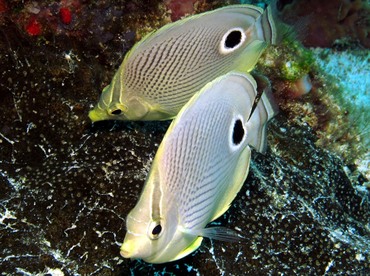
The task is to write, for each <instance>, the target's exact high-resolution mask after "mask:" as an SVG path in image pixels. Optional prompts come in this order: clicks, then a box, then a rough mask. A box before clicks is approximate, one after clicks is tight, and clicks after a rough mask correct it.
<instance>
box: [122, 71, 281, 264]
mask: <svg viewBox="0 0 370 276" xmlns="http://www.w3.org/2000/svg"><path fill="white" fill-rule="evenodd" d="M257 94H258V89H257V83H256V82H255V80H254V79H253V77H252V76H251V75H249V74H240V73H235V72H231V73H228V74H226V75H224V76H221V77H219V78H217V79H215V80H214V81H212V82H211V83H209V84H207V85H206V86H205V87H204V88H203V89H202V90H201V91H199V92H198V93H196V94H195V95H194V96H193V97H192V98H191V100H190V101H189V102H188V103H187V104H186V105H185V106H184V107H183V108H182V109H181V111H180V113H179V114H178V116H177V117H176V119H175V120H174V121H173V122H172V124H171V125H170V127H169V129H168V130H167V132H166V135H165V137H164V139H163V141H162V142H161V144H160V146H159V148H158V151H157V153H156V156H155V158H154V161H153V164H152V167H151V170H150V172H149V175H148V177H147V180H146V183H145V185H144V189H143V192H142V194H141V196H140V198H139V201H138V203H137V204H136V206H135V207H134V208H133V209H132V210H131V212H130V213H129V214H128V216H127V220H126V226H127V233H126V236H125V239H124V242H123V244H122V247H121V255H122V256H123V257H125V258H136V259H143V260H144V261H146V262H150V263H164V262H170V261H174V260H177V259H180V258H182V257H184V256H186V255H188V254H190V253H191V252H193V251H194V250H196V249H197V248H198V247H199V246H200V244H201V242H202V239H203V237H209V238H214V239H219V240H229V239H235V233H234V234H230V232H229V231H230V230H229V231H228V230H227V229H226V228H220V227H209V228H206V225H207V224H208V223H209V222H211V221H213V220H215V219H216V218H218V217H219V216H221V215H222V214H223V213H224V212H226V211H227V210H228V208H229V207H230V204H231V202H232V201H233V199H234V198H235V196H236V195H237V193H238V191H239V190H240V188H241V187H242V185H243V183H244V181H245V179H246V177H247V174H248V170H249V163H250V157H251V149H250V147H249V144H250V145H251V146H253V147H256V149H257V150H259V151H264V149H265V143H264V141H260V140H261V139H265V137H266V136H265V135H264V134H263V135H262V134H261V132H263V131H265V126H266V123H267V121H268V120H269V119H270V118H271V117H272V116H273V115H274V114H275V110H274V107H273V106H272V105H271V103H270V101H269V99H268V98H267V97H266V95H264V94H263V95H262V97H261V100H260V101H259V102H258V104H256V103H255V98H256V96H257ZM252 109H254V111H253V113H252V114H251V111H252ZM258 135H259V136H260V137H257V136H258Z"/></svg>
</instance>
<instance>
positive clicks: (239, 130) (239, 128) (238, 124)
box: [233, 119, 245, 145]
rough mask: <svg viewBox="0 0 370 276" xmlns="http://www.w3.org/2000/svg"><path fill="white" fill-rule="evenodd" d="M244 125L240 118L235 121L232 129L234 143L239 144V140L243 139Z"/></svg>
mask: <svg viewBox="0 0 370 276" xmlns="http://www.w3.org/2000/svg"><path fill="white" fill-rule="evenodd" d="M244 134H245V132H244V127H243V123H242V121H241V120H240V119H238V120H236V121H235V124H234V129H233V143H234V145H239V144H240V142H241V141H242V140H243V137H244Z"/></svg>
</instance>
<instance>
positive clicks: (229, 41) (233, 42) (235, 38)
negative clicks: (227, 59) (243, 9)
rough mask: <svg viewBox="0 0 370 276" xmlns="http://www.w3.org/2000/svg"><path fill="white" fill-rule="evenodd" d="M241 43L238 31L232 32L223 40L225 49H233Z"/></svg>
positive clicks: (240, 35)
mask: <svg viewBox="0 0 370 276" xmlns="http://www.w3.org/2000/svg"><path fill="white" fill-rule="evenodd" d="M241 41H242V33H241V32H240V31H239V30H235V31H232V32H230V33H229V34H228V36H227V37H226V39H225V48H234V47H235V46H238V45H239V44H240V42H241Z"/></svg>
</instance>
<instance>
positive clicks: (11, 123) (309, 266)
mask: <svg viewBox="0 0 370 276" xmlns="http://www.w3.org/2000/svg"><path fill="white" fill-rule="evenodd" d="M241 2H242V3H249V4H255V5H258V6H260V7H265V5H266V4H268V3H269V2H270V1H206V0H203V1H194V0H192V1H179V0H177V1H176V0H162V1H159V0H158V1H89V0H85V1H82V0H81V1H78V0H62V1H47V0H45V1H21V0H14V1H6V0H0V69H1V70H0V116H1V118H0V247H1V250H0V272H1V274H2V275H36V274H39V275H45V274H50V275H128V274H131V275H152V274H153V275H154V274H155V275H172V274H175V275H176V274H181V273H186V274H188V275H248V274H250V275H275V274H312V275H316V274H321V275H322V274H325V275H338V274H343V275H344V274H345V275H369V274H370V255H369V254H370V195H369V192H370V184H369V179H370V151H369V144H370V141H369V137H370V136H369V131H370V127H369V121H370V107H369V106H370V92H369V84H370V65H369V64H370V52H369V47H370V38H369V29H370V22H369V21H370V19H369V18H370V11H369V2H368V1H361V0H354V1H347V0H337V1H333V0H332V1H318V0H312V1H304V0H289V1H287V0H279V1H277V4H278V13H279V15H280V16H281V19H282V20H283V21H284V22H286V23H288V24H293V26H294V28H296V30H297V35H296V36H294V38H290V40H288V41H285V42H284V43H282V44H281V45H279V46H271V47H270V48H269V49H267V50H266V52H265V53H264V54H263V56H262V57H261V59H260V62H259V64H258V65H257V67H256V70H257V71H258V72H259V73H262V74H264V75H265V76H267V77H268V78H269V79H270V80H271V83H272V87H273V92H274V96H275V98H276V101H277V103H278V105H279V107H280V113H279V114H278V115H277V116H276V117H275V118H274V119H272V120H271V123H270V125H269V129H268V133H269V134H268V150H267V153H266V154H260V153H258V152H256V151H253V153H252V163H251V168H250V172H249V176H248V178H247V180H246V182H245V184H244V186H243V188H242V190H241V191H240V193H239V194H238V196H237V197H236V199H235V200H234V202H233V204H232V206H231V208H230V209H229V211H227V212H226V214H225V215H224V216H222V217H221V218H220V219H218V220H216V221H215V222H214V223H212V224H213V225H223V226H226V227H228V228H231V229H235V230H237V231H239V232H240V233H242V234H243V235H244V236H245V237H246V240H243V241H242V242H238V243H226V242H221V241H212V240H209V239H205V240H204V241H203V243H202V245H201V247H200V248H199V249H198V250H197V251H195V252H194V253H192V254H191V255H189V256H187V257H185V258H184V259H181V260H179V261H176V262H173V263H168V264H162V265H152V264H147V263H145V262H142V261H137V260H127V259H123V258H122V257H121V256H120V254H119V248H120V245H121V243H122V241H123V238H124V235H125V218H126V215H127V213H128V212H129V211H130V210H131V209H132V208H133V207H134V205H135V204H136V202H137V199H138V197H139V195H140V192H141V190H142V187H143V184H144V181H145V178H146V175H147V173H148V171H149V168H150V166H151V162H152V160H153V157H154V155H155V152H156V149H157V148H158V145H159V143H160V142H161V140H162V138H163V135H164V133H165V131H166V129H167V127H168V125H169V122H118V121H103V122H98V123H94V124H92V123H91V122H90V120H89V118H88V116H87V114H88V111H89V110H90V109H91V108H92V107H93V105H94V104H95V103H96V102H97V100H98V98H99V95H100V93H101V91H102V89H103V88H104V87H105V86H106V85H107V84H109V83H110V81H111V78H112V76H113V74H114V73H115V71H116V70H117V68H118V66H119V65H120V63H121V62H122V60H123V57H124V55H125V53H126V52H127V51H128V50H129V49H130V48H131V47H132V46H133V45H134V44H135V43H136V42H137V41H139V40H140V38H142V37H143V36H144V35H145V34H147V33H148V32H150V31H152V30H154V29H157V28H159V27H161V26H163V25H164V24H166V23H169V22H171V21H175V20H178V19H180V18H181V17H182V16H184V15H189V14H195V13H200V12H204V11H207V10H212V9H215V8H218V7H222V6H225V5H229V4H236V3H241Z"/></svg>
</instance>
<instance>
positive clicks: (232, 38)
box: [220, 28, 246, 54]
mask: <svg viewBox="0 0 370 276" xmlns="http://www.w3.org/2000/svg"><path fill="white" fill-rule="evenodd" d="M245 38H246V35H245V33H244V30H243V29H242V28H233V29H231V30H229V31H228V32H227V33H226V34H224V36H223V37H222V40H221V45H220V51H221V53H222V54H227V53H230V52H233V51H235V50H236V49H238V48H239V47H240V46H241V45H242V44H243V42H244V41H245Z"/></svg>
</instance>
